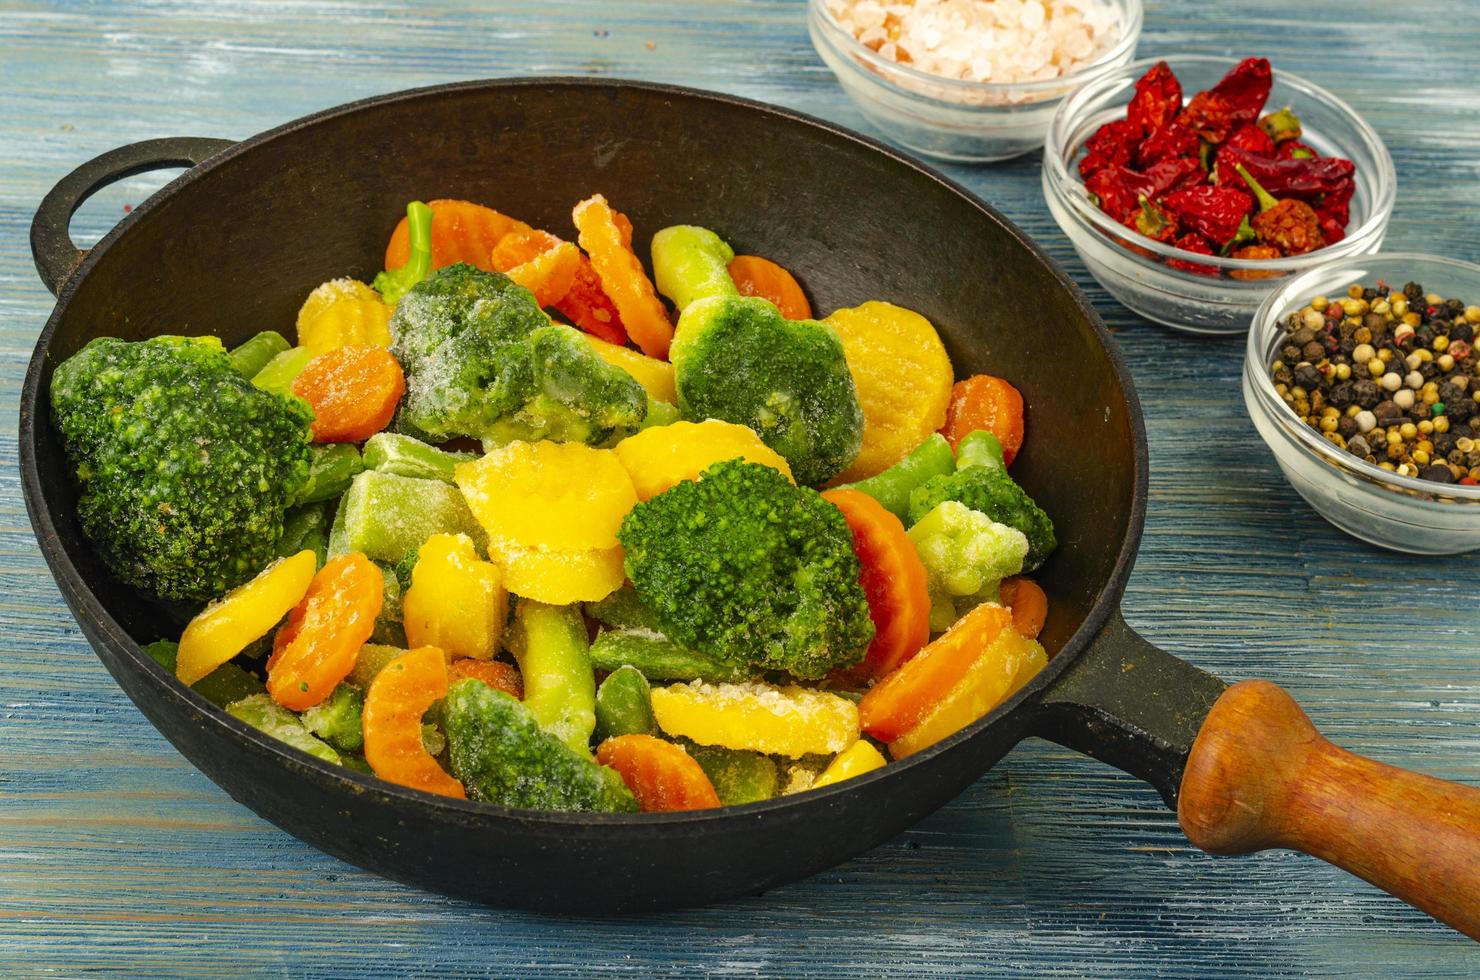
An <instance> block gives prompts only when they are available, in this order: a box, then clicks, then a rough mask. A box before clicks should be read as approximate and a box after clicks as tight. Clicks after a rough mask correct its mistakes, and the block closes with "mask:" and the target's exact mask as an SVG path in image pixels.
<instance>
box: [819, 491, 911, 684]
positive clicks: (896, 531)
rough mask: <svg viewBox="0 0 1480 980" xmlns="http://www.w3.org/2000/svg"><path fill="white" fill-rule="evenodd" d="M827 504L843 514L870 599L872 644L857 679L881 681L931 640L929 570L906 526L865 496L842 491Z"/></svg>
mask: <svg viewBox="0 0 1480 980" xmlns="http://www.w3.org/2000/svg"><path fill="white" fill-rule="evenodd" d="M822 496H823V498H824V499H825V500H828V501H830V502H831V503H832V504H833V505H834V506H835V507H837V508H838V510H840V511H842V512H843V518H844V519H845V520H847V522H848V529H849V530H851V531H852V532H853V550H854V552H855V553H857V555H858V561H859V563H860V564H861V565H862V566H863V570H862V573H861V574H860V575H859V581H860V583H861V584H862V585H863V594H864V595H866V596H867V597H868V614H869V618H871V619H872V620H873V621H874V639H873V642H872V643H870V644H869V647H868V652H867V653H866V654H864V658H863V663H861V664H859V666H858V668H857V671H858V673H857V676H858V677H859V679H867V678H877V677H883V676H884V675H885V674H888V673H889V672H891V671H893V670H894V669H895V668H897V667H898V666H899V665H900V664H902V663H904V662H905V661H906V660H908V659H909V658H910V657H913V656H914V655H915V654H916V653H918V652H919V650H920V648H921V647H923V646H924V645H925V644H926V642H928V641H929V639H930V592H929V589H928V587H927V585H926V576H925V566H924V565H922V564H921V563H920V555H919V553H918V552H917V551H915V546H914V543H913V542H911V541H910V539H909V536H908V535H907V534H905V533H904V525H903V524H901V523H900V521H899V518H898V517H895V516H894V515H893V514H891V513H889V511H887V510H885V509H884V508H883V506H882V505H881V504H880V503H879V502H878V501H877V500H875V499H874V498H873V497H870V496H869V495H868V494H866V493H862V492H861V491H858V490H849V489H847V488H844V487H839V488H837V489H834V490H827V491H824V492H823V494H822Z"/></svg>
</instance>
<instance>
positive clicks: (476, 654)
mask: <svg viewBox="0 0 1480 980" xmlns="http://www.w3.org/2000/svg"><path fill="white" fill-rule="evenodd" d="M1275 122H1278V124H1279V125H1278V128H1277V131H1278V132H1280V133H1285V132H1288V131H1289V129H1290V125H1291V123H1290V120H1288V119H1281V120H1275ZM1295 128H1296V129H1297V130H1298V124H1297V125H1296V126H1295ZM1236 152H1239V151H1238V148H1237V147H1236V146H1235V147H1231V148H1229V150H1228V153H1229V154H1230V156H1229V159H1230V160H1233V162H1234V163H1235V164H1237V165H1238V171H1237V172H1238V173H1239V174H1240V175H1241V176H1243V179H1244V180H1245V181H1246V182H1247V183H1248V185H1249V186H1251V187H1253V188H1254V190H1255V192H1256V193H1258V192H1259V191H1260V190H1262V188H1263V186H1264V185H1263V184H1261V183H1260V181H1261V180H1263V179H1264V175H1267V174H1268V173H1269V168H1267V167H1266V168H1264V169H1263V170H1261V171H1260V174H1261V176H1258V177H1256V176H1255V175H1254V173H1253V168H1246V167H1245V166H1244V165H1243V164H1244V162H1245V158H1244V157H1234V156H1232V154H1234V153H1236ZM1246 171H1247V173H1246ZM1277 176H1278V175H1277ZM1274 183H1275V186H1276V188H1277V189H1276V190H1273V191H1272V193H1274V194H1276V195H1277V196H1279V197H1280V198H1282V199H1283V198H1285V197H1289V196H1290V195H1291V192H1290V191H1289V189H1288V186H1286V185H1285V184H1280V183H1279V182H1278V181H1274ZM1286 183H1287V184H1288V182H1286ZM1266 196H1267V195H1263V194H1261V195H1260V198H1261V202H1262V204H1263V205H1264V206H1265V211H1264V213H1267V214H1272V215H1274V214H1276V212H1277V211H1278V212H1279V213H1280V214H1285V215H1287V216H1288V213H1291V212H1297V211H1299V212H1300V214H1301V215H1303V214H1304V212H1303V211H1300V209H1299V208H1297V207H1295V206H1293V205H1282V206H1281V205H1279V204H1278V202H1276V203H1270V202H1268V201H1265V200H1264V198H1265V197H1266ZM1257 217H1258V216H1256V220H1257ZM1306 217H1308V216H1306ZM1269 220H1270V221H1273V220H1274V219H1269ZM635 232H636V229H634V227H633V225H632V223H631V222H630V221H629V220H628V218H627V217H626V216H624V215H623V214H622V213H621V212H620V211H617V210H616V209H615V208H613V207H612V205H611V204H609V203H608V202H607V201H606V199H605V198H604V197H602V196H601V195H599V194H598V195H592V196H590V197H588V198H587V199H585V200H583V201H581V202H580V203H579V204H578V205H577V206H576V207H575V209H574V211H573V213H572V227H571V228H569V229H556V230H553V231H546V230H543V229H539V228H535V227H533V226H530V225H527V224H525V223H524V222H522V221H519V220H518V219H517V218H513V217H511V216H509V215H507V214H504V213H502V212H499V211H496V210H493V209H492V208H488V207H485V206H483V205H480V204H476V203H473V202H469V201H459V200H436V201H432V202H430V203H429V204H422V203H421V202H416V201H413V202H411V203H410V204H409V205H408V206H407V209H406V217H405V218H404V219H403V220H402V221H401V222H400V223H399V224H398V225H397V226H396V230H395V231H394V232H393V234H392V236H391V240H390V242H389V244H388V246H387V248H386V271H384V272H382V273H381V274H380V275H378V276H376V277H375V279H374V284H373V287H372V286H371V285H367V284H365V283H363V282H359V281H356V280H353V279H347V278H339V279H333V280H331V281H329V282H326V283H324V284H322V285H320V286H319V287H317V288H316V289H314V290H312V291H311V292H310V293H309V295H308V296H307V297H306V298H305V299H304V301H303V303H302V306H301V308H300V309H299V311H298V315H297V317H296V321H295V323H293V324H280V325H278V326H280V327H283V328H285V329H284V330H283V332H279V331H278V330H273V329H268V330H262V331H260V332H259V333H257V334H256V335H254V336H252V337H251V338H250V339H248V340H247V341H246V342H245V343H243V344H241V345H240V346H238V347H236V348H235V349H232V350H228V349H227V348H226V347H225V346H224V345H223V344H222V342H221V341H220V340H218V339H217V338H214V337H194V338H186V337H169V336H166V337H156V338H153V339H150V340H145V341H139V342H133V343H130V342H125V341H122V340H116V339H101V340H96V341H93V342H92V343H90V344H89V345H88V346H87V347H85V348H84V349H83V350H82V351H80V352H79V353H78V354H76V355H74V356H73V357H72V358H69V359H68V360H67V361H65V362H64V363H62V364H61V365H59V366H58V367H57V369H56V372H55V375H54V378H53V382H52V389H51V394H52V406H51V407H52V419H53V423H54V424H55V426H56V429H57V431H58V433H59V435H60V436H61V439H62V444H63V446H64V449H65V451H66V453H67V456H68V459H69V461H70V463H71V466H72V470H73V473H74V475H75V478H76V481H77V486H78V490H79V516H80V518H81V522H82V526H83V529H84V532H85V533H86V534H87V536H88V538H89V539H90V541H91V542H92V544H93V545H94V547H95V548H96V550H97V552H98V554H99V556H100V557H101V559H102V560H103V562H104V564H105V565H107V567H108V568H109V569H111V570H112V572H113V573H114V575H115V576H116V577H117V578H118V579H119V580H120V581H122V582H124V583H126V584H128V585H131V586H134V587H136V588H138V589H140V590H142V591H145V592H148V593H153V594H154V595H156V596H158V597H160V598H161V599H164V600H168V601H169V602H172V603H175V604H176V607H177V608H179V609H180V610H181V612H182V613H183V614H184V617H183V618H185V619H187V620H188V625H186V627H185V628H184V631H183V633H182V634H181V635H180V636H179V639H178V642H175V641H173V640H160V641H157V642H155V643H151V644H149V646H148V648H147V652H148V654H149V655H150V656H151V657H153V658H154V659H155V660H156V661H157V662H158V663H159V664H160V666H161V668H163V669H164V670H166V671H168V672H169V673H171V674H173V675H175V676H176V677H177V678H178V680H179V681H181V682H182V683H185V684H188V685H190V686H191V687H193V688H194V690H195V691H196V692H197V693H198V694H200V695H201V696H203V697H204V698H206V699H207V700H209V701H211V702H212V703H214V704H216V705H218V706H220V707H222V708H224V709H225V710H226V711H227V712H228V713H229V714H231V715H232V716H234V717H235V718H237V719H238V720H239V721H241V722H243V723H245V724H247V725H249V726H251V727H253V728H255V729H257V730H258V731H259V732H261V733H263V734H265V735H267V736H270V737H272V738H274V739H276V740H278V741H279V742H281V743H283V744H284V745H285V746H288V747H291V748H293V749H297V750H299V751H302V752H305V753H307V754H309V755H311V756H314V757H315V758H317V759H319V760H320V761H321V762H323V763H326V764H332V765H340V766H343V767H345V768H346V769H352V770H355V771H357V772H360V773H367V774H373V775H375V776H378V777H379V778H380V779H382V780H385V781H388V782H391V783H395V784H397V785H400V786H403V787H406V788H409V789H414V790H419V791H423V792H427V793H430V794H436V795H442V796H449V797H458V798H461V797H466V798H467V799H471V800H473V801H479V802H486V803H494V804H499V805H503V806H512V807H525V808H535V809H552V810H606V811H638V810H642V811H663V810H681V809H694V808H708V807H715V806H730V805H739V804H744V803H751V802H755V801H758V800H766V799H770V798H773V797H775V796H778V795H782V794H786V793H791V792H800V791H803V790H805V789H807V788H808V787H813V786H816V787H823V786H828V785H832V784H835V783H838V782H843V781H846V780H848V779H850V778H853V777H855V776H858V775H862V774H863V773H866V772H870V771H872V770H874V769H877V768H879V767H880V766H883V765H885V764H886V763H885V753H886V752H887V754H888V755H889V756H892V757H894V758H901V757H904V756H906V755H909V754H912V753H914V752H918V751H921V750H923V749H925V748H926V747H928V746H929V745H932V744H934V743H935V742H937V741H940V740H941V739H944V738H946V737H948V736H949V735H951V734H953V733H954V732H956V731H957V730H959V729H961V728H963V727H965V726H967V725H970V724H971V723H972V722H973V721H975V720H976V719H977V718H979V717H981V716H982V715H983V714H985V713H987V712H989V711H990V710H992V708H994V707H995V706H996V705H997V704H999V703H1001V702H1002V701H1003V700H1005V699H1007V698H1009V697H1011V696H1012V694H1013V693H1014V692H1015V691H1016V690H1017V689H1018V688H1020V687H1021V686H1022V685H1023V684H1025V683H1027V682H1028V681H1029V680H1031V678H1032V677H1033V675H1034V674H1035V673H1036V672H1037V671H1038V670H1039V669H1041V668H1042V666H1043V665H1044V663H1045V662H1046V659H1047V656H1046V653H1045V651H1044V650H1043V648H1042V646H1040V645H1039V644H1038V643H1037V641H1036V637H1037V636H1038V634H1039V632H1040V630H1042V629H1043V627H1044V624H1045V620H1046V618H1047V617H1048V603H1047V598H1046V596H1045V595H1044V593H1043V591H1042V590H1041V589H1039V588H1038V587H1037V585H1035V584H1034V583H1033V582H1032V580H1031V579H1027V578H1024V577H1023V575H1024V574H1025V573H1027V572H1031V571H1032V570H1033V569H1035V568H1037V567H1038V566H1039V565H1041V564H1042V562H1043V561H1045V560H1046V559H1047V558H1048V556H1049V554H1050V553H1051V552H1052V550H1053V548H1054V546H1055V539H1054V532H1053V525H1052V522H1051V521H1050V520H1049V518H1048V516H1047V515H1046V514H1045V513H1044V512H1043V511H1042V510H1041V509H1039V508H1038V507H1037V505H1036V504H1035V503H1034V502H1033V501H1032V499H1031V498H1030V497H1029V496H1028V495H1027V494H1026V493H1025V492H1024V491H1023V490H1022V489H1021V488H1020V487H1019V486H1018V485H1017V483H1016V481H1014V480H1013V479H1012V477H1011V476H1010V475H1009V470H1008V467H1009V466H1010V464H1011V463H1012V461H1013V457H1014V455H1015V454H1016V453H1017V452H1018V450H1019V449H1020V448H1021V446H1022V445H1023V440H1024V436H1025V431H1026V430H1025V415H1026V409H1025V399H1024V397H1023V395H1022V394H1021V393H1019V392H1018V390H1017V389H1016V388H1015V387H1013V386H1012V385H1011V384H1010V383H1009V382H1008V381H1007V380H1005V379H1001V378H993V377H989V376H985V375H981V376H977V377H972V378H967V379H964V380H962V381H959V382H957V381H955V380H954V375H953V371H952V368H951V364H950V360H949V358H948V357H947V355H946V351H945V348H944V345H943V344H942V343H941V340H940V337H939V336H938V334H937V333H936V331H935V327H934V326H933V325H932V324H931V323H930V322H929V321H928V320H927V319H926V318H924V317H923V316H921V315H919V314H918V313H915V312H913V311H911V310H908V309H905V308H903V307H900V306H896V305H893V304H890V303H884V302H865V303H862V304H861V305H857V306H854V307H851V308H847V309H839V310H835V311H833V312H832V313H831V314H829V315H828V316H826V317H825V318H823V319H814V318H813V314H812V307H811V304H810V303H809V301H808V300H807V296H806V293H805V292H804V291H803V289H802V284H801V283H800V282H799V281H798V280H797V278H796V277H795V276H793V275H792V274H791V273H790V272H789V271H788V270H786V269H784V268H782V267H781V266H778V265H776V264H775V263H774V262H771V261H769V260H768V259H766V258H764V257H761V256H755V255H742V256H736V254H735V251H734V249H733V248H732V247H731V246H730V244H729V243H727V242H726V241H725V240H724V239H723V238H722V237H721V236H720V234H718V233H717V232H715V231H712V230H710V229H707V228H703V227H700V226H697V225H673V226H670V227H667V228H662V229H658V230H657V231H656V233H654V234H652V236H651V238H649V239H646V240H644V239H643V238H642V237H641V236H638V235H636V234H635ZM644 246H646V248H644ZM642 254H649V255H650V256H651V266H650V267H651V270H652V273H651V277H650V276H649V272H648V270H647V268H645V267H644V264H643V261H642V259H641V258H640V255H642ZM662 297H667V298H668V300H671V301H672V304H673V306H672V308H671V309H670V307H669V306H668V305H667V304H665V302H664V300H663V298H662ZM629 338H630V339H629ZM844 481H851V482H847V483H846V484H845V483H844ZM829 484H834V485H835V486H832V487H831V489H823V487H824V486H825V485H829ZM836 484H842V485H836Z"/></svg>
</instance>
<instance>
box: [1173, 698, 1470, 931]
mask: <svg viewBox="0 0 1480 980" xmlns="http://www.w3.org/2000/svg"><path fill="white" fill-rule="evenodd" d="M1177 817H1178V819H1179V820H1180V821H1181V824H1182V829H1183V830H1184V831H1185V832H1186V834H1187V836H1188V838H1189V839H1190V840H1191V841H1192V842H1193V843H1194V844H1196V845H1197V846H1198V847H1200V848H1202V849H1203V850H1205V851H1210V852H1212V853H1214V854H1247V853H1249V852H1251V851H1261V850H1264V849H1266V848H1271V847H1288V848H1292V849H1294V850H1297V851H1304V852H1305V853H1306V854H1310V855H1313V856H1315V857H1318V858H1320V859H1321V860H1323V861H1329V862H1330V863H1332V864H1334V865H1336V866H1337V867H1339V868H1344V869H1345V870H1347V871H1350V872H1351V873H1352V874H1355V875H1358V876H1360V877H1362V878H1365V879H1366V880H1367V881H1370V882H1371V883H1372V884H1374V885H1376V886H1377V887H1379V888H1381V889H1383V890H1384V891H1387V892H1390V893H1391V894H1393V895H1396V896H1397V897H1399V898H1401V899H1403V900H1404V901H1405V902H1408V903H1410V904H1412V905H1415V906H1417V907H1418V908H1420V909H1423V910H1424V911H1425V912H1427V913H1429V914H1430V915H1432V916H1433V917H1434V918H1436V919H1438V920H1440V921H1441V922H1445V923H1447V924H1448V925H1451V926H1453V927H1454V928H1456V929H1458V930H1459V931H1460V932H1462V933H1464V934H1465V935H1467V936H1469V937H1470V938H1471V939H1475V940H1480V790H1477V789H1473V788H1471V787H1468V786H1461V785H1459V784H1457V783H1450V782H1445V781H1444V780H1442V779H1435V778H1433V777H1432V776H1421V775H1419V774H1418V773H1413V772H1407V771H1405V770H1402V769H1396V768H1394V767H1392V766H1388V765H1384V764H1382V763H1380V762H1373V761H1372V760H1371V759H1364V758H1362V757H1361V756H1358V755H1353V754H1352V753H1350V752H1347V751H1346V750H1345V749H1340V748H1337V747H1336V746H1335V745H1332V744H1331V743H1330V742H1328V741H1326V740H1325V739H1324V738H1322V737H1321V734H1320V733H1319V732H1317V731H1316V730H1315V727H1314V726H1313V725H1311V723H1310V719H1309V718H1307V717H1306V716H1305V712H1303V711H1301V710H1300V706H1299V705H1297V704H1296V703H1295V702H1294V701H1293V700H1292V699H1291V698H1290V696H1289V695H1288V694H1286V693H1285V692H1284V691H1283V690H1281V689H1280V688H1279V687H1277V686H1275V685H1274V684H1271V683H1269V682H1268V681H1243V682H1242V683H1239V684H1235V685H1233V686H1232V687H1230V688H1229V689H1228V690H1227V691H1226V692H1224V694H1223V696H1222V697H1221V698H1219V699H1218V701H1217V702H1216V703H1215V704H1214V705H1213V709H1212V711H1210V712H1209V713H1208V717H1207V721H1206V722H1204V723H1203V727H1202V730H1201V731H1200V732H1199V733H1198V736H1197V740H1196V741H1195V742H1193V745H1192V754H1191V756H1190V757H1189V758H1188V760H1187V768H1186V771H1185V773H1184V775H1183V777H1182V787H1181V793H1180V795H1179V798H1178V803H1177Z"/></svg>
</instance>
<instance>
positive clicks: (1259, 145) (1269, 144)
mask: <svg viewBox="0 0 1480 980" xmlns="http://www.w3.org/2000/svg"><path fill="white" fill-rule="evenodd" d="M1234 150H1244V151H1247V152H1249V153H1256V154H1258V155H1259V156H1261V157H1272V156H1274V155H1275V145H1274V140H1272V139H1270V138H1269V134H1268V133H1266V132H1265V131H1264V130H1262V129H1260V128H1259V127H1258V126H1253V125H1249V126H1241V127H1239V129H1238V130H1236V131H1235V132H1234V134H1233V135H1232V136H1230V137H1228V142H1227V143H1224V144H1223V145H1222V146H1220V147H1218V153H1217V156H1216V157H1215V158H1214V160H1215V163H1214V165H1213V166H1214V172H1215V173H1216V174H1217V175H1218V181H1219V183H1223V182H1226V181H1227V180H1228V177H1227V176H1225V175H1227V174H1231V173H1233V167H1234V164H1235V163H1236V162H1237V161H1235V160H1233V159H1231V158H1230V154H1231V153H1232V151H1234ZM1236 183H1237V179H1236V178H1235V184H1236Z"/></svg>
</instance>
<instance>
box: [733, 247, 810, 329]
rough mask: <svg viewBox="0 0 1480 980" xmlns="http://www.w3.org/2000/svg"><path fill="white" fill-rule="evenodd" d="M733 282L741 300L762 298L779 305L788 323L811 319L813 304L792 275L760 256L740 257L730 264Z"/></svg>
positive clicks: (778, 307) (777, 307)
mask: <svg viewBox="0 0 1480 980" xmlns="http://www.w3.org/2000/svg"><path fill="white" fill-rule="evenodd" d="M730 278H731V279H733V280H734V281H735V288H736V289H738V290H740V295H741V296H759V297H760V298H761V299H768V300H770V301H771V302H772V303H775V304H776V309H778V310H780V311H781V315H782V316H784V317H786V318H787V319H788V320H810V319H812V304H810V303H808V302H807V294H806V293H804V292H802V287H801V285H800V284H799V283H798V282H797V281H796V278H795V277H794V276H792V274H791V273H790V272H787V271H786V270H785V269H783V268H782V267H781V266H779V265H777V264H776V263H775V262H772V261H771V260H770V259H763V258H761V257H760V256H759V255H737V256H735V257H734V258H733V259H731V260H730Z"/></svg>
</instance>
